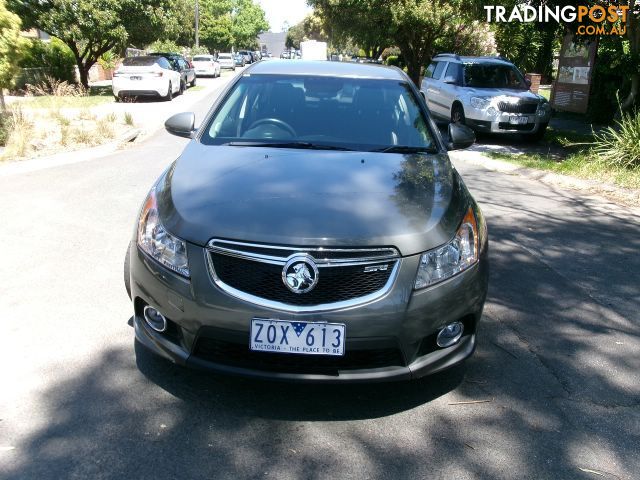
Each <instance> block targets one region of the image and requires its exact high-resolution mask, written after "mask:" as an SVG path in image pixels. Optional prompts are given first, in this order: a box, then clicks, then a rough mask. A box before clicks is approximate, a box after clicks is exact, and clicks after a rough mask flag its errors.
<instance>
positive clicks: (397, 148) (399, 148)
mask: <svg viewBox="0 0 640 480" xmlns="http://www.w3.org/2000/svg"><path fill="white" fill-rule="evenodd" d="M371 151H372V152H380V153H437V152H438V151H437V150H436V149H435V148H434V147H410V146H408V145H391V146H390V147H383V148H375V149H373V150H371Z"/></svg>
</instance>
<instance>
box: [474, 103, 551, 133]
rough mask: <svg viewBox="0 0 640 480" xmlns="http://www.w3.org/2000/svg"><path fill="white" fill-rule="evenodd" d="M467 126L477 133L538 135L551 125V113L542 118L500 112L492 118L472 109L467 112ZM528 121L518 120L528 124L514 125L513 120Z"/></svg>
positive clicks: (535, 115) (532, 115) (483, 112)
mask: <svg viewBox="0 0 640 480" xmlns="http://www.w3.org/2000/svg"><path fill="white" fill-rule="evenodd" d="M465 115H466V118H465V120H466V124H467V125H468V126H469V127H471V128H472V129H473V130H475V131H477V132H485V133H498V134H500V133H502V134H513V133H522V134H528V133H536V132H537V131H538V130H539V129H540V128H544V126H546V125H547V124H548V123H549V120H550V118H551V113H550V112H549V113H547V114H546V115H544V116H540V115H538V114H536V113H533V114H523V113H506V112H499V114H498V115H496V116H490V115H488V114H486V112H485V111H483V110H478V109H474V108H471V111H470V112H469V113H467V112H465ZM515 118H517V119H526V120H518V121H522V122H526V123H517V124H514V123H512V120H513V119H515Z"/></svg>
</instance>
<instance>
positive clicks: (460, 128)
mask: <svg viewBox="0 0 640 480" xmlns="http://www.w3.org/2000/svg"><path fill="white" fill-rule="evenodd" d="M475 141H476V134H475V133H474V131H473V130H471V129H470V128H469V127H467V126H466V125H460V124H459V123H450V124H449V143H447V150H460V149H463V148H467V147H470V146H471V145H473V144H474V142H475Z"/></svg>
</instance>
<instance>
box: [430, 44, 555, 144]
mask: <svg viewBox="0 0 640 480" xmlns="http://www.w3.org/2000/svg"><path fill="white" fill-rule="evenodd" d="M529 87H530V83H529V81H528V80H525V78H524V77H523V75H522V73H520V71H519V70H518V69H517V68H516V67H515V65H513V64H512V63H511V62H509V61H507V60H506V59H504V58H502V57H460V56H458V55H454V54H448V53H447V54H442V55H436V56H435V57H434V58H433V61H432V62H431V64H430V65H429V67H428V68H427V70H426V73H425V77H424V80H423V81H422V85H421V86H420V91H421V92H422V95H423V96H424V98H425V100H426V102H427V105H428V107H429V110H431V114H432V115H433V116H434V117H436V119H439V120H443V121H447V122H449V121H451V122H458V123H463V124H465V125H467V126H469V127H471V128H473V129H474V130H475V131H477V132H487V133H502V134H504V133H519V134H523V135H526V136H527V137H528V138H529V139H531V140H539V139H541V138H542V137H543V136H544V132H545V130H546V128H547V125H548V124H549V119H550V117H551V106H550V104H549V102H547V100H546V99H545V98H544V97H543V96H542V95H537V94H535V93H533V92H531V91H530V90H529Z"/></svg>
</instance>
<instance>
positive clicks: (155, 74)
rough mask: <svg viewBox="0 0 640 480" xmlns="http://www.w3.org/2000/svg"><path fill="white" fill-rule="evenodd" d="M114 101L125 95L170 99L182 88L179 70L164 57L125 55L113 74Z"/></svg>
mask: <svg viewBox="0 0 640 480" xmlns="http://www.w3.org/2000/svg"><path fill="white" fill-rule="evenodd" d="M112 87H113V95H114V96H115V97H116V101H119V100H121V99H123V98H125V97H145V96H146V97H162V98H164V99H165V100H171V99H172V98H173V95H174V94H175V93H181V92H182V89H183V84H182V78H181V76H180V72H176V71H175V70H173V69H172V68H171V64H170V63H169V61H168V60H167V59H166V58H164V57H154V56H140V57H127V58H125V59H124V61H123V62H122V65H121V66H120V67H119V68H118V69H117V70H116V71H115V72H114V74H113V81H112Z"/></svg>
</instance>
